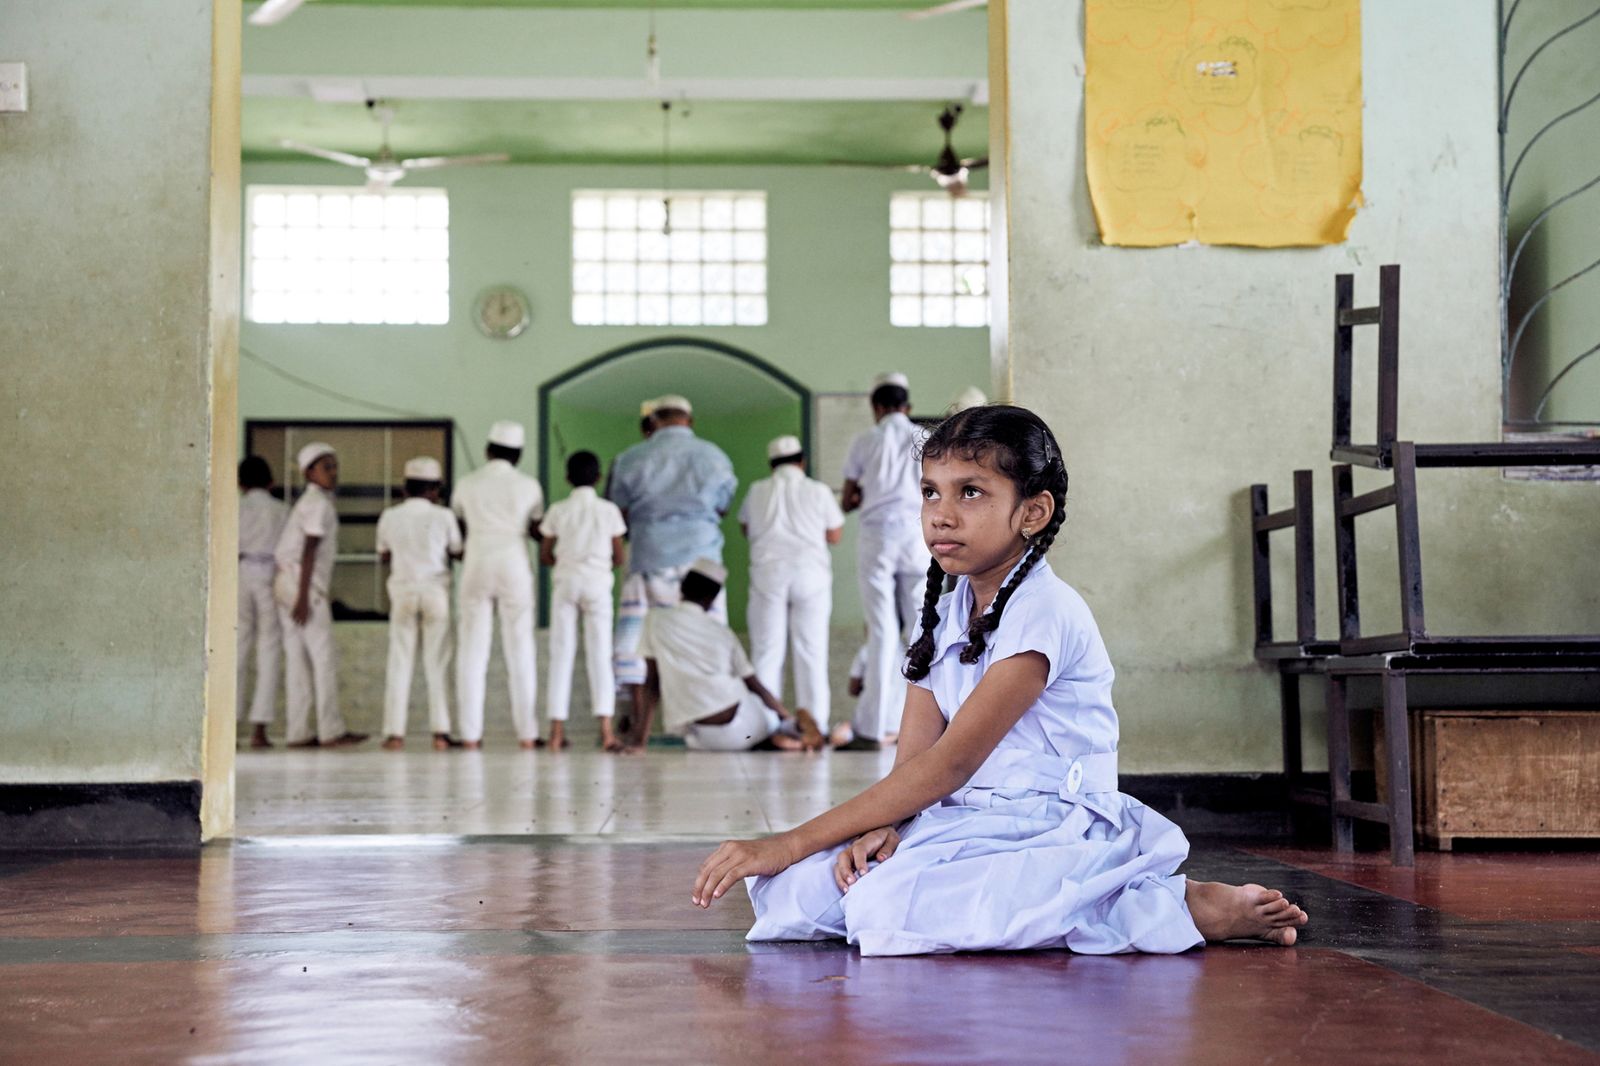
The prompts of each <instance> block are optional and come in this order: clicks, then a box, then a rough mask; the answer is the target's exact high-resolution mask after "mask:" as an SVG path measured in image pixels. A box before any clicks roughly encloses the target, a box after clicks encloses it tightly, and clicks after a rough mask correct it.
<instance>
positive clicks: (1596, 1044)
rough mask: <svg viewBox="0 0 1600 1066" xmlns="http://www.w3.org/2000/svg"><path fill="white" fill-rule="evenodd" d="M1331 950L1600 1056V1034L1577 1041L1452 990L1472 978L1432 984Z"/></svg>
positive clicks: (1355, 953) (1446, 977) (1354, 953)
mask: <svg viewBox="0 0 1600 1066" xmlns="http://www.w3.org/2000/svg"><path fill="white" fill-rule="evenodd" d="M1331 950H1334V951H1338V952H1340V953H1341V954H1344V955H1348V956H1349V957H1350V958H1353V959H1358V960H1360V961H1361V962H1364V963H1366V964H1368V965H1369V966H1376V967H1378V968H1379V969H1381V970H1384V971H1386V972H1388V973H1391V974H1393V975H1394V976H1396V977H1398V978H1399V979H1401V980H1402V981H1406V982H1409V983H1411V984H1414V985H1420V986H1421V987H1423V988H1426V989H1428V990H1430V991H1433V992H1437V993H1439V994H1440V995H1444V996H1449V997H1450V998H1451V999H1453V1000H1456V1001H1458V1002H1460V1003H1465V1004H1467V1005H1468V1006H1471V1007H1475V1008H1477V1009H1478V1010H1481V1011H1485V1012H1487V1013H1489V1014H1492V1015H1494V1016H1495V1017H1497V1018H1502V1019H1504V1020H1506V1021H1508V1022H1511V1023H1513V1024H1515V1025H1519V1026H1522V1027H1523V1028H1525V1029H1529V1030H1532V1031H1533V1032H1536V1033H1540V1034H1542V1035H1544V1036H1547V1037H1551V1038H1554V1039H1556V1040H1560V1041H1561V1042H1563V1043H1566V1044H1571V1045H1573V1046H1574V1047H1580V1048H1583V1049H1584V1050H1586V1051H1592V1052H1596V1053H1600V1032H1597V1033H1596V1034H1595V1035H1594V1036H1593V1037H1589V1038H1582V1039H1579V1038H1575V1037H1573V1036H1571V1035H1569V1034H1566V1033H1561V1032H1558V1031H1556V1030H1554V1029H1550V1028H1547V1027H1546V1026H1544V1025H1541V1024H1539V1023H1538V1022H1534V1021H1530V1020H1529V1019H1528V1018H1526V1017H1522V1016H1520V1014H1518V1013H1511V1012H1510V1011H1508V1010H1506V1009H1505V1008H1503V1007H1501V1006H1496V1005H1494V1004H1492V1003H1488V1002H1484V1001H1483V1000H1482V999H1476V998H1473V997H1472V996H1470V995H1467V994H1464V993H1463V991H1462V990H1460V989H1459V988H1457V987H1453V986H1454V985H1457V984H1460V983H1464V982H1466V981H1468V980H1471V978H1469V977H1464V976H1462V975H1460V974H1456V975H1450V974H1443V975H1440V977H1439V978H1436V979H1432V980H1430V979H1429V978H1428V977H1424V976H1421V975H1418V974H1414V973H1407V972H1406V971H1405V970H1402V969H1398V968H1396V967H1395V966H1393V965H1391V964H1390V963H1389V962H1388V961H1387V960H1383V959H1375V958H1370V957H1368V956H1367V955H1366V954H1365V953H1363V952H1362V951H1361V950H1360V949H1350V948H1341V947H1333V948H1331ZM1540 976H1546V975H1540ZM1547 976H1549V977H1550V978H1551V979H1552V980H1561V981H1563V982H1565V981H1566V980H1567V977H1566V976H1565V975H1561V974H1551V975H1547ZM1452 977H1454V980H1452ZM1527 979H1528V978H1526V977H1524V978H1523V980H1527ZM1541 1001H1543V1000H1542V999H1541Z"/></svg>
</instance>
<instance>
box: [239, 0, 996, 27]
mask: <svg viewBox="0 0 1600 1066" xmlns="http://www.w3.org/2000/svg"><path fill="white" fill-rule="evenodd" d="M267 2H268V3H269V4H271V3H275V2H277V0H267ZM289 2H292V3H299V0H289ZM987 6H989V0H950V2H949V3H946V4H936V5H934V6H933V7H925V8H923V9H922V10H920V11H907V12H906V13H905V14H904V15H903V16H902V17H904V18H908V19H911V20H912V21H913V22H915V21H917V20H919V19H931V18H937V17H939V16H940V15H954V14H955V13H956V12H957V11H971V10H972V9H973V8H977V7H987Z"/></svg>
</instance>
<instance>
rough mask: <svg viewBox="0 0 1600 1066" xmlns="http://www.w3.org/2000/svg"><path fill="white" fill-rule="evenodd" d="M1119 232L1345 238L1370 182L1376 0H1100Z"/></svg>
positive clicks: (1095, 180)
mask: <svg viewBox="0 0 1600 1066" xmlns="http://www.w3.org/2000/svg"><path fill="white" fill-rule="evenodd" d="M1084 28H1085V31H1086V35H1087V40H1086V44H1085V53H1086V54H1085V58H1086V61H1087V63H1086V79H1085V86H1084V101H1085V103H1084V110H1085V120H1086V133H1087V138H1086V146H1087V147H1086V155H1087V158H1088V166H1089V192H1090V195H1091V197H1092V198H1093V200H1094V211H1095V217H1096V218H1097V219H1098V220H1099V224H1100V236H1101V239H1102V240H1104V241H1105V242H1106V243H1107V244H1123V245H1141V246H1152V245H1163V244H1184V243H1186V242H1189V241H1199V242H1201V243H1203V244H1244V245H1255V246H1260V247H1281V246H1284V245H1297V244H1334V243H1337V242H1339V241H1342V240H1344V237H1345V233H1346V231H1347V230H1348V229H1349V227H1350V221H1351V219H1353V218H1354V217H1355V212H1356V206H1357V204H1358V203H1359V201H1360V196H1361V10H1360V0H1086V4H1085V11H1084Z"/></svg>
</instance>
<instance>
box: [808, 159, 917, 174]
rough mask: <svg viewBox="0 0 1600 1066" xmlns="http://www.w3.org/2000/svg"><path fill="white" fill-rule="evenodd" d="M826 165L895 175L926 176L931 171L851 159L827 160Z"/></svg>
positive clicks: (913, 166) (912, 165) (914, 165)
mask: <svg viewBox="0 0 1600 1066" xmlns="http://www.w3.org/2000/svg"><path fill="white" fill-rule="evenodd" d="M826 165H827V166H830V167H858V168H860V169H863V170H891V171H894V172H895V173H896V174H927V173H929V172H931V171H932V169H933V168H932V167H928V166H924V165H923V164H921V163H913V164H911V165H910V166H900V165H899V164H896V163H860V162H857V161H855V160H853V159H829V160H828V161H827V163H826Z"/></svg>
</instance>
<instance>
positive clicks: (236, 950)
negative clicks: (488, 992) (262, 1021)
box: [0, 927, 746, 973]
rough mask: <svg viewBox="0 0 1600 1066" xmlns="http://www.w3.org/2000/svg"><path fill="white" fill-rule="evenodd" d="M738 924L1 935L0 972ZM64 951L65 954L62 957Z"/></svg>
mask: <svg viewBox="0 0 1600 1066" xmlns="http://www.w3.org/2000/svg"><path fill="white" fill-rule="evenodd" d="M744 937H745V930H744V929H743V928H742V927H741V928H738V929H703V930H683V929H674V928H667V927H662V928H650V929H466V930H455V931H438V930H404V931H394V930H348V929H341V930H327V931H319V932H287V931H281V932H272V931H266V932H252V933H191V934H175V935H172V936H146V935H139V936H129V937H100V938H94V937H73V938H66V939H62V938H53V939H51V938H28V937H15V938H0V973H4V972H5V970H6V969H7V968H8V967H12V966H35V965H62V966H93V965H106V964H110V965H129V964H134V965H137V964H143V963H158V962H188V963H200V962H223V961H230V960H241V959H244V960H248V959H264V958H286V957H290V956H293V957H296V958H311V959H314V958H318V957H323V958H333V957H351V956H361V957H367V958H372V957H385V958H395V959H419V960H420V959H442V958H476V957H496V956H498V957H508V958H509V957H522V956H537V957H556V956H590V957H592V956H628V955H679V956H685V957H693V956H707V955H726V954H729V953H731V952H734V951H736V950H737V951H742V950H744V949H745V946H746V942H745V939H744ZM63 956H65V957H63Z"/></svg>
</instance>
